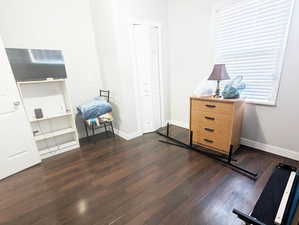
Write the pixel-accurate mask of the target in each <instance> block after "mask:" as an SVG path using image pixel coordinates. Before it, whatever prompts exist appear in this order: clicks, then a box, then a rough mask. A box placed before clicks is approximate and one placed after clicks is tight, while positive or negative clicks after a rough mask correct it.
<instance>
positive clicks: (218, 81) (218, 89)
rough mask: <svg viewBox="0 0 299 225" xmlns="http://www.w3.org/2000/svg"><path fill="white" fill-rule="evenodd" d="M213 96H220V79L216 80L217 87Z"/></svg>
mask: <svg viewBox="0 0 299 225" xmlns="http://www.w3.org/2000/svg"><path fill="white" fill-rule="evenodd" d="M213 97H214V98H221V97H222V96H221V95H220V80H217V88H216V92H215V95H214V96H213Z"/></svg>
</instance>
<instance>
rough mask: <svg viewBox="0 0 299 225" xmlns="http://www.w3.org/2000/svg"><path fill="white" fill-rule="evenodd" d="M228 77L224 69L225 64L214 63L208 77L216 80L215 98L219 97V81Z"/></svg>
mask: <svg viewBox="0 0 299 225" xmlns="http://www.w3.org/2000/svg"><path fill="white" fill-rule="evenodd" d="M229 79H230V77H229V75H228V73H227V71H226V67H225V64H215V65H214V69H213V72H212V74H211V75H210V77H209V79H208V80H216V81H217V89H216V92H215V95H214V97H215V98H220V81H222V80H229Z"/></svg>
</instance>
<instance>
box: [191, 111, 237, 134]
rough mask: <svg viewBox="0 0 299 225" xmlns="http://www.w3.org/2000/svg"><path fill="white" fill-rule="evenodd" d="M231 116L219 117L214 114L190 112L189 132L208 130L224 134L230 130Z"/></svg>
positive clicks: (219, 115)
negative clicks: (199, 129) (200, 129)
mask: <svg viewBox="0 0 299 225" xmlns="http://www.w3.org/2000/svg"><path fill="white" fill-rule="evenodd" d="M232 120H233V116H232V115H225V114H224V115H221V114H217V113H215V112H204V111H192V115H191V130H194V129H197V128H210V129H214V130H216V129H217V130H219V131H221V132H226V131H229V130H231V129H232Z"/></svg>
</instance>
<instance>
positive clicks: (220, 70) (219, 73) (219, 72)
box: [208, 64, 230, 80]
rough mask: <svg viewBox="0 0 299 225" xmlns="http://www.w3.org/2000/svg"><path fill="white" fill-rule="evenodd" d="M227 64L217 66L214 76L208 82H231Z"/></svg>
mask: <svg viewBox="0 0 299 225" xmlns="http://www.w3.org/2000/svg"><path fill="white" fill-rule="evenodd" d="M229 79H230V77H229V75H228V73H227V71H226V67H225V64H215V66H214V69H213V72H212V74H211V75H210V77H209V79H208V80H229Z"/></svg>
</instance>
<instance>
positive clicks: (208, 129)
mask: <svg viewBox="0 0 299 225" xmlns="http://www.w3.org/2000/svg"><path fill="white" fill-rule="evenodd" d="M205 130H206V131H209V132H214V129H211V128H205Z"/></svg>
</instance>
